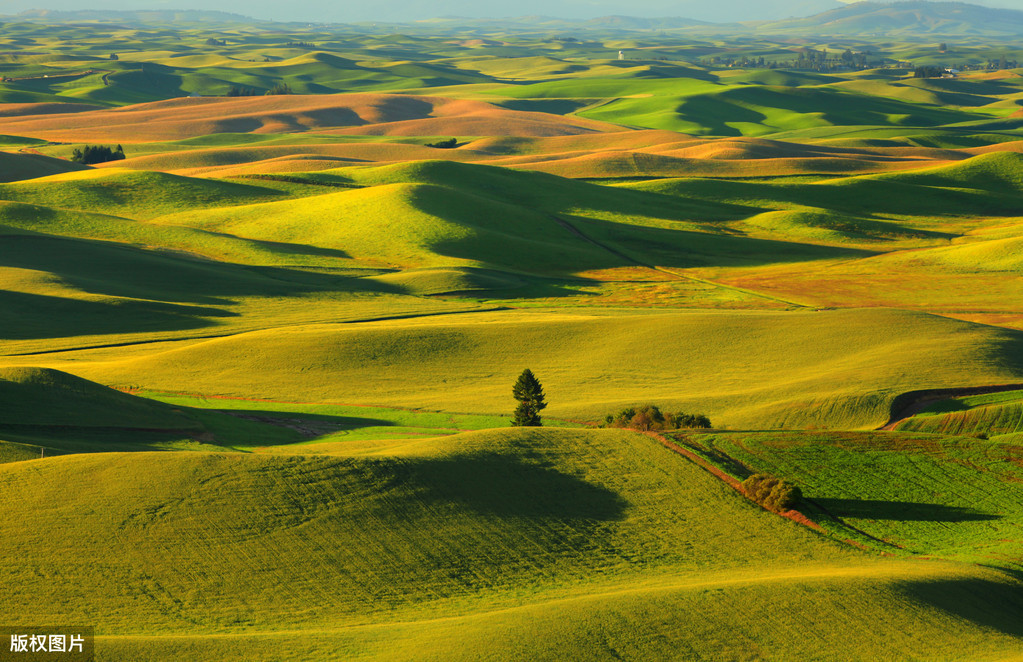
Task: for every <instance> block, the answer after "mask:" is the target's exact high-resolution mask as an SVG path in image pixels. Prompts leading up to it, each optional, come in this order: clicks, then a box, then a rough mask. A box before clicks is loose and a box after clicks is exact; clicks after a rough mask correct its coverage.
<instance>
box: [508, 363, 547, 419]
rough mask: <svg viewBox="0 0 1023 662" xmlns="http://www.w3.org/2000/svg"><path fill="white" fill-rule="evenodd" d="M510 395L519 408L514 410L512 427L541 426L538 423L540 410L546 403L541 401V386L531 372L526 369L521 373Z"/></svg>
mask: <svg viewBox="0 0 1023 662" xmlns="http://www.w3.org/2000/svg"><path fill="white" fill-rule="evenodd" d="M512 395H513V396H514V397H515V399H516V400H518V402H519V406H518V407H516V408H515V418H514V419H513V420H512V422H511V424H512V425H520V426H531V427H539V426H541V425H543V423H542V422H540V410H541V409H543V408H544V407H546V406H547V403H546V402H544V401H543V386H541V385H540V382H539V380H537V378H536V376H534V375H533V371H532V370H530V369H529V368H526V369H525V370H523V371H522V374H521V375H519V379H518V381H516V382H515V386H513V387H512Z"/></svg>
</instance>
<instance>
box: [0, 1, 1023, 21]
mask: <svg viewBox="0 0 1023 662" xmlns="http://www.w3.org/2000/svg"><path fill="white" fill-rule="evenodd" d="M850 1H852V0H714V1H713V2H707V1H706V0H628V1H627V2H623V1H622V0H432V1H431V2H426V3H424V2H421V1H417V0H373V1H371V2H366V1H365V0H293V1H291V2H281V1H280V0H202V1H201V2H199V1H198V0H0V14H14V13H17V12H20V11H25V10H28V9H57V10H73V9H118V10H123V9H200V8H201V9H210V10H219V11H226V12H232V13H236V14H243V15H245V16H251V17H253V18H259V19H269V20H279V21H309V22H315V23H348V22H359V21H381V22H385V21H386V22H404V21H413V20H421V19H427V18H436V17H439V16H465V17H471V18H501V17H508V16H526V15H533V14H536V15H544V16H554V17H559V18H575V19H580V18H596V17H598V16H609V15H622V16H641V17H661V16H677V17H683V18H695V19H699V20H705V21H716V22H731V21H743V20H767V19H781V18H788V17H791V16H809V15H811V14H816V13H819V12H822V11H827V10H828V9H833V8H835V7H840V6H841V4H842V3H843V2H850ZM973 2H974V4H984V5H988V6H992V7H1006V8H1010V9H1020V10H1023V0H973Z"/></svg>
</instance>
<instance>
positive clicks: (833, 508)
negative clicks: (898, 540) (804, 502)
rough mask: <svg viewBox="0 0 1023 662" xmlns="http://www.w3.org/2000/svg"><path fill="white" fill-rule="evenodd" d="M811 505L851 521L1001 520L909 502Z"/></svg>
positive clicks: (823, 502)
mask: <svg viewBox="0 0 1023 662" xmlns="http://www.w3.org/2000/svg"><path fill="white" fill-rule="evenodd" d="M814 503H815V504H817V505H818V506H820V507H821V508H823V509H824V510H825V511H827V512H828V513H829V514H831V515H833V516H835V517H852V518H855V519H873V520H892V521H898V522H974V521H983V520H993V519H1000V518H1001V517H1000V516H999V515H990V514H988V513H982V512H978V511H976V510H972V509H970V508H960V507H958V506H942V505H940V504H934V503H915V502H912V501H877V500H872V499H814Z"/></svg>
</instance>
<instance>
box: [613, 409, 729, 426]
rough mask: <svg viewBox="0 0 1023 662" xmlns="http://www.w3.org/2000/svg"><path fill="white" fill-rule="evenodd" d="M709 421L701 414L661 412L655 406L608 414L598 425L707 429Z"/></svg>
mask: <svg viewBox="0 0 1023 662" xmlns="http://www.w3.org/2000/svg"><path fill="white" fill-rule="evenodd" d="M710 426H711V425H710V419H709V418H707V417H706V416H704V415H703V414H686V413H684V412H678V413H671V412H667V413H666V412H662V411H661V410H660V408H659V407H658V406H657V405H642V406H640V407H629V408H628V409H623V410H621V411H620V412H618V413H617V414H608V415H607V416H605V417H604V421H603V422H602V423H601V424H600V427H602V428H630V429H633V430H678V429H680V428H709V427H710Z"/></svg>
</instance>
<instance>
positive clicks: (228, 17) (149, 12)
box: [17, 9, 260, 24]
mask: <svg viewBox="0 0 1023 662" xmlns="http://www.w3.org/2000/svg"><path fill="white" fill-rule="evenodd" d="M17 17H18V18H22V19H29V20H43V21H47V22H51V21H52V22H54V23H68V22H75V21H102V22H104V23H128V24H132V23H141V24H147V23H225V24H226V23H258V22H260V21H257V20H256V19H254V18H250V17H248V16H242V15H241V14H231V13H229V12H222V11H205V10H200V9H181V10H174V9H139V10H129V11H117V10H107V9H78V10H71V11H59V10H52V9H29V10H28V11H23V12H21V13H19V14H17Z"/></svg>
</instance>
